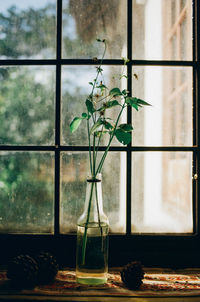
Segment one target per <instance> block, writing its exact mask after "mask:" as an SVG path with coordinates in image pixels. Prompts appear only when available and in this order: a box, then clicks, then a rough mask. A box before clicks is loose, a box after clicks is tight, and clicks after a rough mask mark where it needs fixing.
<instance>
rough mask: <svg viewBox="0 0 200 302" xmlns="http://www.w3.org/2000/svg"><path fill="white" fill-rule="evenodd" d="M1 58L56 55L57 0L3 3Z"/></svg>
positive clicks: (41, 57)
mask: <svg viewBox="0 0 200 302" xmlns="http://www.w3.org/2000/svg"><path fill="white" fill-rule="evenodd" d="M0 29H1V34H0V59H24V58H25V59H26V58H28V59H50V58H55V57H56V0H43V1H41V0H27V1H17V0H6V1H1V6H0Z"/></svg>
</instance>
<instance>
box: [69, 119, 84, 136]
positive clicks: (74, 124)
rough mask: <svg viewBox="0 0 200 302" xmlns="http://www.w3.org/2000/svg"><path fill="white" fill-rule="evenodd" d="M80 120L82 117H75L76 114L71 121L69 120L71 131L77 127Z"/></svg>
mask: <svg viewBox="0 0 200 302" xmlns="http://www.w3.org/2000/svg"><path fill="white" fill-rule="evenodd" d="M81 121H82V118H80V117H77V116H76V117H75V118H74V119H73V121H72V122H71V124H70V126H69V127H70V131H71V133H73V132H74V131H76V130H77V129H78V127H79V126H80V123H81Z"/></svg>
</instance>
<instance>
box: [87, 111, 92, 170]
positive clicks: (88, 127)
mask: <svg viewBox="0 0 200 302" xmlns="http://www.w3.org/2000/svg"><path fill="white" fill-rule="evenodd" d="M88 114H89V112H88ZM87 135H88V143H89V159H90V171H91V174H92V156H91V143H90V125H89V119H87Z"/></svg>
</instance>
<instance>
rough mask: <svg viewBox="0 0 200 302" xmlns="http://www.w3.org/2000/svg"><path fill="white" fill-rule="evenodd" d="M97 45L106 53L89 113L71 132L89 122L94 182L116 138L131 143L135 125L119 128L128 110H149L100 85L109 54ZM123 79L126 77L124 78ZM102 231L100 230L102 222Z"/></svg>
mask: <svg viewBox="0 0 200 302" xmlns="http://www.w3.org/2000/svg"><path fill="white" fill-rule="evenodd" d="M97 42H99V43H103V44H104V53H103V56H102V59H101V61H100V64H99V66H98V67H96V68H97V72H96V77H95V79H94V80H93V81H92V82H89V85H91V86H92V88H91V93H90V94H89V95H88V97H87V98H86V101H85V105H86V112H83V113H82V115H81V116H80V117H77V116H76V117H75V118H74V119H73V121H72V122H71V124H70V130H71V132H72V133H73V132H75V131H76V130H77V129H78V128H79V127H80V125H81V124H82V121H83V120H85V121H86V124H87V134H88V144H89V162H90V172H91V176H92V179H95V178H96V176H97V174H98V173H101V170H102V167H103V164H104V161H105V159H106V156H107V153H108V151H109V148H110V145H111V142H112V140H113V138H114V137H116V139H117V140H118V141H119V142H120V143H122V144H123V145H127V144H129V143H130V142H131V132H132V130H133V127H132V125H131V124H127V123H122V124H119V122H120V117H121V116H122V113H123V111H124V110H125V108H127V107H132V108H134V109H135V110H137V111H138V110H139V108H141V107H143V106H146V105H147V106H150V104H149V103H147V102H145V101H143V100H141V99H139V98H136V97H131V96H130V94H129V92H128V91H127V90H126V89H124V90H122V91H121V89H120V88H119V87H114V88H112V89H108V87H107V86H106V84H105V83H104V82H103V81H99V76H100V75H101V76H103V69H102V62H103V59H104V56H105V53H106V40H100V39H97ZM127 62H128V60H124V63H125V64H126V63H127ZM121 77H126V76H125V75H124V74H122V75H121ZM114 107H115V108H118V113H117V116H116V119H115V120H113V119H111V118H110V117H107V115H106V113H107V111H109V110H110V109H111V108H114ZM104 135H108V143H107V146H106V148H105V151H104V152H103V155H102V156H101V158H100V159H99V162H98V163H97V158H98V151H99V146H100V143H101V140H102V137H103V136H104ZM94 188H95V190H96V183H95V182H94V183H93V184H92V187H91V195H90V200H89V206H88V213H87V221H86V224H85V234H84V238H83V261H84V257H85V247H86V240H87V228H88V223H89V216H90V208H91V202H92V192H93V190H94ZM97 203H98V202H97ZM97 208H98V204H97ZM99 227H101V221H100V220H99Z"/></svg>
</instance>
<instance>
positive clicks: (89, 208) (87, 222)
mask: <svg viewBox="0 0 200 302" xmlns="http://www.w3.org/2000/svg"><path fill="white" fill-rule="evenodd" d="M93 188H94V182H92V185H91V191H90V199H89V204H88V211H87V220H86V223H85V230H84V235H83V246H82V260H81V262H82V264H84V263H85V252H86V244H87V229H88V224H89V219H90V210H91V204H92V193H93Z"/></svg>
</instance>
